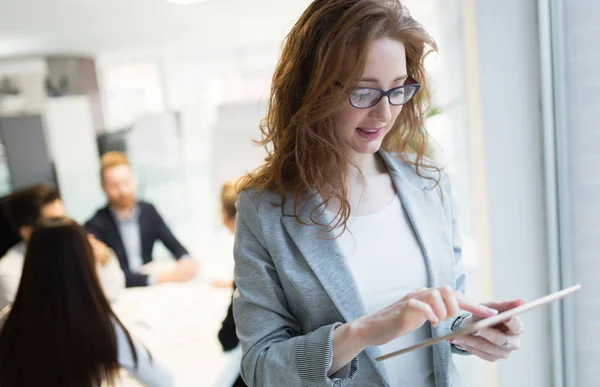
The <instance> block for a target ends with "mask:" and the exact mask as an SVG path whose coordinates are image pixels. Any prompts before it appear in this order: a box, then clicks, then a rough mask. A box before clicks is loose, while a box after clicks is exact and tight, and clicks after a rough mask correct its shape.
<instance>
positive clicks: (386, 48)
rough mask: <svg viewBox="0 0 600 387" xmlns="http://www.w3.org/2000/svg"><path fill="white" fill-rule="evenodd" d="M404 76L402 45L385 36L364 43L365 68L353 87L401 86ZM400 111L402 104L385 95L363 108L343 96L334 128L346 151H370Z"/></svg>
mask: <svg viewBox="0 0 600 387" xmlns="http://www.w3.org/2000/svg"><path fill="white" fill-rule="evenodd" d="M406 79H407V71H406V52H405V49H404V45H403V44H402V43H400V42H398V41H397V40H392V39H388V38H382V39H378V40H375V41H373V42H372V43H371V44H370V46H369V47H368V53H367V59H366V63H365V68H364V71H363V74H362V77H361V80H360V82H359V83H358V85H357V87H372V88H377V89H381V90H383V91H387V90H390V89H393V88H395V87H398V86H402V85H403V84H404V82H405V81H406ZM401 111H402V105H400V106H394V105H391V104H390V103H389V100H388V98H387V97H383V98H381V100H380V101H379V102H378V103H377V104H376V105H375V106H372V107H370V108H365V109H358V108H356V107H354V106H352V105H351V104H350V101H349V99H346V100H345V102H344V103H343V105H342V106H341V109H340V111H339V112H338V115H337V116H336V131H337V132H338V135H339V136H340V137H341V138H342V139H343V140H344V142H345V143H346V145H347V146H348V150H349V152H350V153H354V154H356V153H358V154H372V153H375V152H377V151H378V150H379V148H381V143H382V141H383V139H384V137H385V136H386V135H387V133H388V132H389V131H390V129H391V127H392V126H393V125H394V122H395V121H396V118H397V117H398V115H399V114H400V112H401Z"/></svg>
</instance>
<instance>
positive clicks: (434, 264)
mask: <svg viewBox="0 0 600 387" xmlns="http://www.w3.org/2000/svg"><path fill="white" fill-rule="evenodd" d="M379 154H380V155H381V157H382V159H383V160H384V162H385V163H386V165H387V167H388V169H389V171H390V175H391V177H392V180H393V181H394V185H395V187H396V191H397V192H398V196H399V197H400V201H401V202H402V205H403V206H404V209H405V210H406V213H407V215H408V218H409V220H410V223H411V225H412V227H413V229H414V231H415V234H416V236H417V240H418V242H419V245H420V246H421V250H422V252H423V257H424V259H425V265H426V268H427V278H428V287H435V286H440V285H446V284H448V283H447V282H446V281H447V275H448V274H447V273H454V267H453V266H452V265H453V259H446V258H447V257H449V256H450V255H449V254H451V253H452V252H451V249H448V251H446V249H444V246H446V245H447V244H446V243H444V238H445V237H446V236H447V234H448V231H447V227H448V225H447V222H446V220H445V218H444V216H443V213H442V207H441V204H440V200H441V199H440V192H439V189H438V188H437V187H436V188H431V186H433V184H434V183H435V182H434V181H431V182H430V181H428V180H425V179H423V178H421V177H420V176H418V175H417V174H416V173H415V170H414V169H413V167H412V166H411V165H409V164H406V163H404V162H401V161H399V160H398V159H396V158H395V157H392V156H391V155H389V154H388V153H387V152H385V151H380V152H379ZM444 333H447V332H443V329H442V328H440V327H438V328H433V327H432V336H433V337H436V336H439V335H441V334H444ZM445 345H447V344H446V343H441V344H437V345H435V346H434V347H433V359H434V371H435V380H436V386H447V385H448V380H447V379H445V378H443V375H446V374H447V372H446V371H447V370H448V366H449V361H450V354H449V351H447V350H446V349H445V348H444V346H445ZM442 371H443V372H442Z"/></svg>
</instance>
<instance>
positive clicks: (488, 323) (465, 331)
mask: <svg viewBox="0 0 600 387" xmlns="http://www.w3.org/2000/svg"><path fill="white" fill-rule="evenodd" d="M580 289H581V285H575V286H572V287H570V288H567V289H564V290H561V291H559V292H556V293H552V294H549V295H547V296H545V297H542V298H538V299H537V300H534V301H531V302H527V303H525V304H523V305H521V306H517V307H516V308H513V309H510V310H507V311H504V312H502V313H499V314H497V315H496V316H493V317H488V318H486V319H483V320H480V321H477V322H476V323H473V324H470V325H468V326H466V327H461V328H459V329H457V330H455V331H454V332H451V333H449V334H447V335H443V336H438V337H435V338H433V339H429V340H425V341H422V342H420V343H417V344H415V345H411V346H410V347H406V348H403V349H401V350H398V351H395V352H392V353H388V354H387V355H383V356H380V357H378V358H376V359H375V360H377V361H382V360H387V359H389V358H392V357H394V356H398V355H402V354H403V353H407V352H410V351H414V350H416V349H421V348H425V347H429V346H431V345H434V344H437V343H441V342H442V341H446V340H451V339H455V338H457V337H462V336H467V335H470V334H472V333H475V332H477V331H478V330H480V329H482V328H489V327H492V326H494V325H498V324H500V323H502V322H505V321H508V320H510V319H511V318H512V317H513V316H516V315H518V314H520V313H523V312H526V311H528V310H530V309H533V308H537V307H538V306H542V305H546V304H549V303H550V302H553V301H556V300H560V299H561V298H564V297H566V296H568V295H571V294H573V293H575V292H577V291H579V290H580Z"/></svg>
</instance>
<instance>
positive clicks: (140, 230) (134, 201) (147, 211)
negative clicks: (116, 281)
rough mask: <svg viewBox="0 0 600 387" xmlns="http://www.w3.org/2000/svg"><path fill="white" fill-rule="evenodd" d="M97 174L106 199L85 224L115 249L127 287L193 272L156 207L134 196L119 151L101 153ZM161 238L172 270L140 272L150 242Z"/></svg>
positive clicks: (191, 262)
mask: <svg viewBox="0 0 600 387" xmlns="http://www.w3.org/2000/svg"><path fill="white" fill-rule="evenodd" d="M100 165H101V169H100V177H101V180H102V189H103V190H104V193H105V194H106V197H107V198H108V204H107V206H106V207H104V208H101V209H99V210H98V211H97V212H96V214H95V215H94V216H93V217H92V218H91V219H90V220H88V221H87V222H86V224H85V227H86V228H87V229H88V231H89V232H91V233H92V234H93V235H94V236H95V237H96V238H97V239H98V240H100V241H102V242H104V243H106V244H107V245H108V246H109V247H110V248H111V249H113V250H114V251H115V253H116V254H117V257H118V258H119V263H120V264H121V268H122V269H123V271H124V272H125V278H126V284H127V287H135V286H148V285H153V284H156V283H165V282H181V281H187V280H189V279H191V278H193V277H194V276H195V275H196V269H197V264H196V261H195V260H193V259H191V257H190V255H189V253H188V251H187V250H186V249H185V247H183V245H182V244H181V243H179V241H178V240H177V238H175V236H174V235H173V233H172V232H171V230H170V229H169V227H168V226H167V224H166V223H165V221H164V220H163V218H162V217H161V216H160V214H159V213H158V211H157V210H156V208H155V207H154V206H153V205H152V204H150V203H148V202H145V201H141V200H138V198H137V183H136V181H135V178H134V175H133V170H132V169H131V166H130V165H129V160H128V159H127V157H126V156H125V155H124V154H123V153H121V152H108V153H106V154H104V155H103V156H102V160H101V163H100ZM156 241H161V242H162V243H163V244H164V245H165V247H166V248H167V249H168V250H169V251H170V252H171V253H172V254H173V256H174V257H175V259H177V260H178V262H177V264H176V266H175V269H173V270H168V271H163V272H161V273H159V274H157V275H146V274H141V273H140V272H139V271H140V269H141V267H142V266H143V265H145V264H147V263H149V262H151V261H152V259H153V258H152V250H153V249H154V243H155V242H156Z"/></svg>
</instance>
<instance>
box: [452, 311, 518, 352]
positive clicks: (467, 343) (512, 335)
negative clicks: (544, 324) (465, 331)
mask: <svg viewBox="0 0 600 387" xmlns="http://www.w3.org/2000/svg"><path fill="white" fill-rule="evenodd" d="M524 303H525V301H523V300H513V301H506V302H490V303H487V304H484V305H487V306H489V307H490V308H494V309H496V310H497V311H499V312H504V311H506V310H509V309H513V308H516V307H517V306H521V305H523V304H524ZM479 320H481V317H477V316H472V317H467V318H466V319H464V320H463V322H462V323H461V325H465V326H467V325H469V324H470V323H474V322H476V321H479ZM523 332H525V326H524V325H523V322H522V321H521V319H520V318H518V317H516V316H515V317H512V318H511V319H510V320H508V321H506V322H504V323H501V324H498V325H496V326H494V327H491V328H484V329H480V330H479V331H477V332H475V333H474V334H472V335H470V336H465V337H460V338H457V339H455V340H453V341H451V342H452V343H453V344H455V345H458V346H459V347H460V348H463V349H464V350H466V351H469V352H471V353H472V354H473V355H476V356H478V357H480V358H482V359H483V360H487V361H490V362H495V361H497V360H500V359H508V357H509V356H510V354H511V353H512V352H513V351H516V350H518V349H519V348H521V338H520V336H521V334H523Z"/></svg>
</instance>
